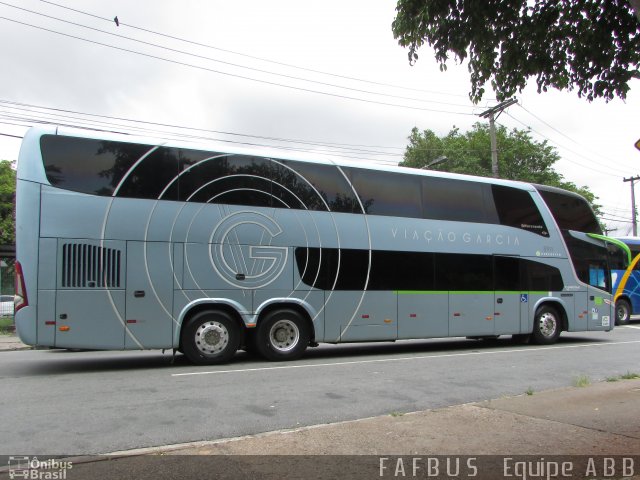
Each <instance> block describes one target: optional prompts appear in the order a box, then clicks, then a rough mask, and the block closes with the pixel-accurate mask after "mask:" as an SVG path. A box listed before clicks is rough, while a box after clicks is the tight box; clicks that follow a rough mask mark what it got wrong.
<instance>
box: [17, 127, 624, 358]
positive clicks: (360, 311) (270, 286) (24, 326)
mask: <svg viewBox="0 0 640 480" xmlns="http://www.w3.org/2000/svg"><path fill="white" fill-rule="evenodd" d="M17 178H18V180H17V213H16V224H17V260H18V266H17V295H18V300H17V302H16V318H15V322H16V327H17V331H18V334H19V336H20V338H21V340H22V341H23V342H25V343H27V344H29V345H42V346H52V347H61V348H89V349H124V350H129V349H132V350H135V349H174V350H179V351H181V352H183V353H184V354H185V355H186V356H187V357H188V359H189V360H190V361H192V362H195V363H202V364H206V363H221V362H226V361H228V360H230V359H231V358H232V357H233V355H234V353H235V352H236V351H237V350H238V349H246V350H248V351H254V352H257V353H258V354H260V355H262V356H263V357H265V358H267V359H270V360H290V359H295V358H298V357H300V356H301V355H302V354H303V352H304V351H305V349H306V348H307V347H308V346H316V345H317V344H318V343H319V342H325V343H339V342H364V341H395V340H400V339H421V338H435V337H454V336H465V337H466V336H468V337H480V338H482V337H495V336H498V335H516V336H522V337H523V338H531V339H532V340H533V341H534V342H536V343H539V344H551V343H553V342H555V341H556V340H557V339H558V336H559V335H560V333H561V332H562V331H587V330H590V331H591V330H593V331H596V330H599V331H609V330H611V329H612V328H613V322H612V321H611V318H612V314H613V307H612V304H613V302H612V296H611V293H610V292H611V287H610V281H611V276H610V271H609V264H608V250H607V248H608V247H607V243H606V241H603V240H602V239H600V238H594V237H593V236H591V235H592V234H595V236H596V237H597V236H598V235H600V234H601V230H600V226H599V224H598V222H597V220H596V218H595V216H594V214H593V212H592V210H591V209H590V207H589V206H588V204H587V202H586V201H585V200H584V199H583V198H582V197H580V196H579V195H576V194H574V193H570V192H567V191H564V190H560V189H556V188H550V187H544V186H539V185H530V184H526V183H519V182H512V181H505V180H499V179H490V178H480V177H471V176H465V175H454V174H447V173H442V172H433V171H424V170H416V169H408V168H401V167H372V166H367V165H365V164H360V163H354V162H352V163H348V162H334V161H319V160H311V159H305V158H295V159H290V158H280V157H278V156H271V155H267V154H265V153H264V152H255V151H251V150H246V151H245V150H239V149H238V150H234V149H230V148H227V147H224V148H214V149H206V150H205V149H195V148H193V147H189V146H185V145H179V144H173V143H158V142H153V141H150V140H144V139H134V138H131V137H128V136H123V135H116V134H106V133H96V132H81V131H76V130H70V129H68V130H64V129H62V128H57V127H53V126H52V127H38V128H33V129H31V130H29V131H28V133H27V134H26V136H25V138H24V140H23V144H22V148H21V151H20V156H19V161H18V171H17Z"/></svg>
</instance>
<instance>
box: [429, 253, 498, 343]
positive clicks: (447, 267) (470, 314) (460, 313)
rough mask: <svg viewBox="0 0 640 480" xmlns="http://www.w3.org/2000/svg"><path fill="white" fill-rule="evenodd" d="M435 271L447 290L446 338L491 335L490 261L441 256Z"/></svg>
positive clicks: (476, 256) (492, 315) (477, 258)
mask: <svg viewBox="0 0 640 480" xmlns="http://www.w3.org/2000/svg"><path fill="white" fill-rule="evenodd" d="M436 272H437V274H438V276H440V277H441V284H442V285H443V286H444V287H446V288H447V290H448V291H449V335H450V336H452V337H453V336H476V335H478V336H482V335H494V330H495V327H494V320H493V317H494V312H495V309H494V302H495V299H494V292H495V289H494V287H493V259H492V258H491V257H490V256H488V255H486V256H485V255H459V254H441V255H438V257H436Z"/></svg>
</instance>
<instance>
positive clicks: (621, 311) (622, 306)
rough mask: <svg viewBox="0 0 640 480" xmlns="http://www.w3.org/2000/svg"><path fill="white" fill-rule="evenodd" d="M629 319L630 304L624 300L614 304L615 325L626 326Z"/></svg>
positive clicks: (621, 299)
mask: <svg viewBox="0 0 640 480" xmlns="http://www.w3.org/2000/svg"><path fill="white" fill-rule="evenodd" d="M630 319H631V304H630V303H629V302H627V301H626V300H625V299H624V298H620V299H618V301H617V302H616V325H626V324H627V323H629V320H630Z"/></svg>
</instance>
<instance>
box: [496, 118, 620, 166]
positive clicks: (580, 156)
mask: <svg viewBox="0 0 640 480" xmlns="http://www.w3.org/2000/svg"><path fill="white" fill-rule="evenodd" d="M505 114H506V115H508V116H509V117H511V118H512V119H513V120H515V121H516V122H518V123H519V124H521V125H523V126H524V127H526V128H528V129H529V130H531V131H532V132H534V133H536V134H538V135H540V136H541V137H542V138H544V139H546V140H548V141H549V142H551V143H553V144H555V145H558V146H559V147H560V148H563V149H565V150H567V151H569V152H571V153H573V154H574V155H577V156H578V157H579V158H582V159H584V160H587V161H591V162H594V161H593V160H590V159H589V158H587V157H584V156H583V155H581V154H580V153H578V152H576V151H575V150H572V149H570V148H567V147H566V146H564V145H562V144H561V143H558V142H556V141H554V140H552V139H550V138H549V137H547V136H546V135H543V134H542V133H540V132H538V131H537V130H535V129H533V128H531V126H530V125H527V124H526V123H524V122H522V121H521V120H519V119H517V118H516V117H514V116H513V115H511V114H510V113H509V112H505ZM563 159H564V160H566V161H568V162H570V163H573V164H576V165H579V166H581V167H583V168H588V169H589V170H593V171H594V172H597V173H601V174H603V175H608V176H610V177H615V178H619V177H620V176H621V175H623V174H622V173H621V174H614V173H611V171H605V170H599V169H597V168H594V167H591V166H587V165H584V164H581V163H579V162H576V161H573V160H571V159H569V158H567V157H563ZM595 163H597V162H595Z"/></svg>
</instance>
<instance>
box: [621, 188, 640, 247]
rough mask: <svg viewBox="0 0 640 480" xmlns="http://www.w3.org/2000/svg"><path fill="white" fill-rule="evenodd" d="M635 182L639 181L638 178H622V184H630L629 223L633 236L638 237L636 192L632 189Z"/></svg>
mask: <svg viewBox="0 0 640 480" xmlns="http://www.w3.org/2000/svg"><path fill="white" fill-rule="evenodd" d="M636 180H640V177H638V176H635V177H629V178H623V179H622V181H623V182H631V217H632V218H631V221H632V225H633V236H634V237H636V236H637V235H638V217H637V212H636V191H635V187H634V183H635V181H636Z"/></svg>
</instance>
